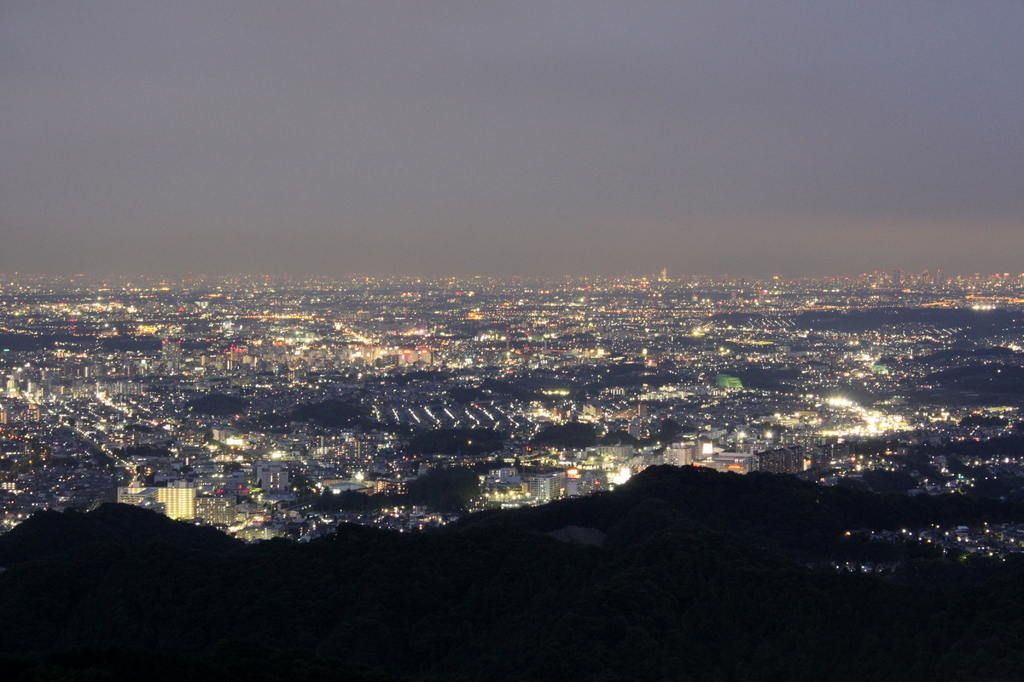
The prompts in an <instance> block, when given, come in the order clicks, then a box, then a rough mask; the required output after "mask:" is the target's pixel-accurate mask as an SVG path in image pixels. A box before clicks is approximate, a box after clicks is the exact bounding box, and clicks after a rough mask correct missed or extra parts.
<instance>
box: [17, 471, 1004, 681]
mask: <svg viewBox="0 0 1024 682" xmlns="http://www.w3.org/2000/svg"><path fill="white" fill-rule="evenodd" d="M147 513H148V512H145V511H143V510H138V509H132V508H125V507H121V506H117V505H111V506H109V507H104V508H101V509H100V510H97V511H96V512H93V513H90V514H77V513H60V514H57V513H48V514H43V515H37V516H36V517H33V518H32V519H30V520H29V521H26V522H25V523H23V524H22V525H21V526H18V527H17V528H15V529H14V530H13V531H12V532H11V533H9V534H7V535H6V536H3V537H0V565H3V566H5V567H6V569H7V570H6V571H5V572H3V573H2V574H0V618H2V619H3V622H4V623H7V624H9V627H8V628H7V629H6V630H5V637H4V638H2V639H0V656H5V657H6V659H5V660H3V661H0V674H4V673H5V672H6V673H7V675H6V677H7V678H14V677H15V676H16V675H21V676H22V677H21V679H24V680H30V679H31V680H42V679H127V676H128V675H138V674H139V673H140V671H145V675H146V677H147V678H151V679H156V680H162V679H169V678H170V677H171V675H174V676H175V678H176V679H180V678H181V677H182V676H183V675H186V676H189V677H193V678H199V677H202V678H208V677H209V678H216V679H222V680H242V679H245V680H270V679H275V680H276V679H296V680H298V679H352V680H371V679H374V680H384V679H404V680H484V679H503V680H504V679H507V680H555V679H559V680H562V679H565V680H598V679H602V680H637V681H641V680H643V681H646V680H651V681H653V680H796V681H801V680H807V681H810V680H815V681H817V680H855V679H856V680H922V681H923V680H956V679H986V680H995V679H1007V680H1009V679H1017V675H1018V673H1019V666H1020V661H1021V658H1022V656H1024V645H1022V644H1021V642H1024V620H1022V619H1021V617H1020V614H1021V613H1022V612H1024V611H1022V607H1024V579H1022V577H1021V576H1020V575H1019V574H1016V573H1012V572H1003V574H1002V575H1000V576H997V577H996V578H994V579H993V580H990V581H989V582H986V583H981V584H975V585H973V586H969V587H959V588H938V587H933V586H926V585H906V584H899V583H898V582H896V581H892V580H888V581H887V580H882V579H880V578H877V577H874V576H867V575H849V574H836V573H834V572H832V573H829V572H823V571H813V570H808V569H806V568H803V567H801V566H800V565H799V564H798V563H796V562H794V561H792V560H791V559H790V558H788V557H787V555H796V554H799V555H803V556H811V555H815V556H824V555H828V554H829V553H831V552H834V551H837V548H838V549H841V547H840V546H841V544H842V541H841V540H840V539H838V538H837V537H835V536H834V534H836V533H838V534H839V536H842V532H841V531H842V530H844V529H845V528H850V527H854V528H859V527H865V528H872V527H887V526H890V524H893V523H899V522H907V523H910V522H912V521H924V522H926V523H927V522H931V523H965V524H971V523H976V522H980V521H984V520H992V521H1002V520H1017V519H1020V518H1022V513H1024V508H1021V507H1020V506H1016V505H1008V504H1000V503H998V502H990V501H979V500H971V499H968V498H965V497H962V496H961V497H956V498H954V497H949V498H929V499H921V498H917V499H908V498H899V497H896V496H891V497H890V496H878V495H872V494H869V493H859V492H857V491H849V490H841V489H822V488H817V487H815V486H812V485H809V484H804V483H801V482H799V481H796V480H795V479H792V478H788V477H783V476H769V475H759V476H755V475H750V476H746V477H740V476H735V475H723V474H716V473H714V472H710V471H705V470H696V469H689V468H687V469H675V468H670V467H658V468H655V469H651V470H648V471H646V472H644V473H643V474H641V475H639V476H636V477H634V479H633V480H631V481H630V482H629V483H628V484H626V485H624V486H621V487H620V488H619V489H617V490H616V491H613V492H611V493H606V494H602V495H597V496H594V497H590V498H583V499H578V500H567V501H564V502H561V503H554V504H551V505H546V506H544V507H539V508H535V509H528V510H522V511H519V512H514V513H492V514H485V515H480V516H472V517H467V519H465V520H464V522H463V523H461V524H458V525H457V526H455V527H447V528H445V529H444V530H442V531H440V532H434V533H425V534H398V533H388V532H383V531H376V530H372V529H368V528H363V527H359V526H343V527H342V528H341V529H340V530H339V531H338V532H337V533H336V534H334V535H331V536H328V537H325V538H322V539H317V540H314V541H312V542H310V543H307V544H304V545H303V544H293V543H289V542H286V541H270V542H265V543H260V544H257V545H250V546H242V545H240V544H238V543H235V542H233V541H231V540H229V539H227V538H224V539H223V541H222V542H220V541H218V542H216V543H208V540H207V538H206V535H203V536H202V539H199V534H201V533H205V531H204V530H203V529H199V528H195V527H193V526H189V525H187V524H180V523H173V522H170V521H168V520H166V519H159V521H154V520H153V519H158V518H159V517H156V516H155V515H152V514H151V515H150V517H151V518H150V521H152V523H149V522H147V521H146V520H145V519H142V518H141V517H138V515H139V514H147ZM139 522H141V523H142V524H143V525H144V527H145V532H144V533H126V532H122V531H123V529H125V528H128V527H129V526H131V525H132V524H135V523H139ZM147 523H148V525H145V524H147ZM570 525H575V526H583V527H585V528H591V529H596V530H598V531H600V532H601V533H604V534H605V535H606V537H605V540H604V542H603V544H602V545H601V546H591V545H579V544H573V543H567V542H560V541H558V540H556V539H554V538H553V537H551V536H549V535H547V534H546V532H548V531H555V530H559V529H564V527H565V526H570ZM193 534H195V535H194V537H195V540H193V539H192V538H193ZM52 538H64V540H63V541H61V542H58V543H54V542H53V541H52ZM33 548H35V549H33ZM40 548H49V549H40ZM920 561H922V562H924V563H925V564H928V563H930V564H935V565H938V564H942V563H943V562H944V561H945V560H944V559H942V558H940V557H929V556H922V557H921V559H920ZM140 662H145V663H148V664H151V665H141V666H140V665H139V663H140Z"/></svg>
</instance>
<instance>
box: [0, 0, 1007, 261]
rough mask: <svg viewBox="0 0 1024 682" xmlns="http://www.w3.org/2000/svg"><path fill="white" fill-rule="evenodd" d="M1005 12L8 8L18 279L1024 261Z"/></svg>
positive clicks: (1, 143) (5, 32) (902, 6)
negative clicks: (76, 275) (33, 276)
mask: <svg viewBox="0 0 1024 682" xmlns="http://www.w3.org/2000/svg"><path fill="white" fill-rule="evenodd" d="M1022 34H1024V5H1022V4H1020V3H1015V2H990V3H984V4H977V3H975V4H966V3H910V2H896V3H886V4H883V5H878V4H868V3H857V2H854V3H844V4H842V5H836V4H830V5H822V6H813V5H806V4H798V3H793V2H758V3H749V2H726V3H698V4H687V5H686V6H685V7H684V6H680V5H678V4H676V3H649V4H644V5H641V6H629V7H626V6H623V5H621V4H619V3H608V2H597V3H586V4H574V3H566V2H519V3H506V4H502V5H500V6H478V5H477V4H475V3H461V2H457V3H423V4H417V5H416V6H414V7H413V6H409V5H407V4H402V3H391V2H377V3H354V2H339V3H332V4H329V5H302V6H295V5H288V6H285V5H280V4H274V3H262V2H246V3H241V2H225V3H217V4H215V5H209V4H206V3H187V2H186V3H174V4H173V5H163V6H149V5H138V4H135V3H127V2H104V3H90V4H88V5H83V4H75V3H45V4H40V3H24V4H18V3H6V4H4V5H3V6H2V7H0V36H2V38H0V45H2V48H0V79H2V83H3V92H4V96H3V97H2V98H0V149H3V150H4V151H3V154H2V155H0V273H13V272H22V273H47V274H72V273H86V274H89V275H96V276H106V275H133V276H138V275H152V276H158V277H164V276H166V277H180V276H184V275H186V274H187V273H189V272H193V273H206V274H211V275H218V274H228V273H249V274H268V275H277V274H285V273H287V274H289V275H293V276H312V275H320V276H329V277H344V276H346V275H349V274H351V273H359V274H363V275H368V276H387V275H404V276H421V277H438V276H473V275H494V276H513V275H520V276H557V275H563V274H565V275H574V276H587V275H589V276H597V275H606V276H627V275H632V276H648V277H650V276H657V274H658V273H659V272H660V271H661V269H662V268H666V269H667V271H668V273H669V275H670V276H672V277H677V276H680V275H683V274H685V275H704V276H721V275H725V274H729V275H734V276H740V275H743V276H750V277H770V276H773V275H778V276H781V277H787V278H792V277H820V276H857V275H858V274H860V273H870V272H873V271H876V270H881V271H891V270H893V269H895V268H899V269H902V270H904V271H907V272H921V271H923V270H926V269H927V270H931V271H935V270H943V271H945V272H947V273H948V274H949V275H950V276H955V275H956V274H963V275H973V273H976V272H977V273H982V274H992V273H1004V272H1008V273H1010V274H1011V275H1014V276H1016V275H1017V274H1019V273H1020V272H1021V270H1022V266H1021V265H1020V258H1019V254H1020V253H1021V250H1022V248H1024V192H1021V191H1020V179H1021V178H1022V177H1024V124H1022V122H1021V117H1020V112H1021V111H1024V69H1022V68H1021V66H1022V65H1024V43H1022V41H1021V40H1020V36H1021V35H1022Z"/></svg>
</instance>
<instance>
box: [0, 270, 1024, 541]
mask: <svg viewBox="0 0 1024 682" xmlns="http://www.w3.org/2000/svg"><path fill="white" fill-rule="evenodd" d="M1022 346H1024V275H1019V276H1018V275H1011V274H997V275H981V274H976V275H970V276H946V275H944V274H943V273H941V272H934V273H928V272H925V273H921V274H909V273H903V272H900V271H892V272H878V273H872V274H869V275H863V276H860V277H855V278H832V279H819V280H785V279H780V278H768V279H766V280H756V279H744V278H729V279H725V278H722V279H714V278H703V277H702V278H687V277H675V276H674V277H669V276H668V274H667V273H666V272H665V271H663V272H662V273H661V274H660V276H653V277H650V278H620V279H602V278H593V279H586V278H563V279H557V280H540V279H518V278H508V279H494V278H489V277H474V278H468V279H442V280H426V279H408V278H407V279H374V278H365V277H359V278H348V279H345V280H340V281H332V280H327V279H308V280H299V279H288V278H263V277H241V278H209V277H194V278H185V279H180V280H174V281H159V280H153V279H142V278H139V279H130V278H123V279H117V280H100V279H91V278H88V277H84V276H74V277H35V276H25V275H17V274H6V275H4V276H3V278H2V282H0V376H2V381H3V382H4V383H3V386H2V388H3V392H2V398H0V513H2V527H0V532H4V531H7V530H9V529H10V528H12V527H13V526H15V525H17V524H18V523H19V522H20V521H22V520H24V519H25V518H27V517H28V516H30V515H31V514H33V513H34V512H36V511H38V510H40V509H58V510H60V509H65V508H69V507H70V508H75V509H80V510H87V509H90V508H92V507H95V506H97V505H99V504H102V503H104V502H114V501H117V502H121V503H128V504H135V505H141V506H145V507H149V508H152V509H154V510H156V511H158V512H161V513H164V514H166V515H167V516H170V517H172V518H175V519H180V520H186V521H191V522H194V523H198V524H205V525H211V526H215V527H217V528H220V529H222V530H223V531H224V532H226V533H230V534H232V535H235V536H237V537H239V538H242V539H245V540H250V541H255V540H263V539H269V538H273V537H291V538H294V539H296V540H298V541H308V540H309V539H310V538H313V537H316V536H318V535H322V534H325V533H329V532H331V531H332V530H333V529H334V528H336V527H337V525H338V524H339V523H360V524H366V525H373V526H378V527H385V528H393V529H397V530H402V531H411V530H419V529H424V528H428V527H435V526H438V525H442V524H445V523H447V522H449V521H451V520H452V519H453V518H456V517H457V516H458V515H459V514H465V513H469V512H472V511H477V510H482V509H489V508H512V507H520V506H525V505H536V504H543V503H546V502H549V501H551V500H555V499H559V498H564V497H572V496H579V495H588V494H592V493H595V492H599V491H603V490H609V489H612V488H614V487H615V486H617V485H621V484H622V483H624V482H625V481H626V480H628V479H629V478H630V477H631V476H632V475H634V474H636V473H637V472H639V471H641V470H643V469H644V468H646V467H650V466H655V465H666V464H667V465H674V466H701V467H710V468H713V469H716V470H718V471H722V472H734V473H735V474H746V473H749V472H754V471H766V472H772V473H789V474H795V475H798V476H800V477H802V478H805V479H808V480H812V481H817V482H819V483H820V484H821V485H843V486H850V487H855V488H862V489H868V490H875V491H878V492H898V493H902V494H907V495H938V494H965V495H982V494H984V495H989V496H994V497H1002V498H1004V499H1006V498H1009V499H1024V498H1022V485H1021V480H1022V479H1021V478H1020V476H1021V474H1022V473H1024V467H1022V465H1021V461H1020V458H1019V457H1018V456H1016V455H1015V454H1013V453H1012V452H1011V451H1000V448H999V446H998V444H999V443H1000V442H1002V441H1001V439H1003V440H1005V439H1006V438H1008V437H1009V436H1010V435H1011V434H1013V433H1014V431H1013V429H1014V427H1015V425H1017V423H1018V421H1019V420H1020V419H1021V415H1020V413H1019V411H1020V407H1021V405H1022V403H1024V369H1022V367H1024V352H1022ZM850 532H851V533H859V532H862V531H860V530H858V529H850ZM870 535H871V537H872V539H877V540H879V541H887V540H893V539H894V538H901V539H906V538H908V537H910V538H915V539H917V540H919V541H921V542H934V543H940V544H941V545H942V546H943V547H948V548H950V549H954V548H955V549H957V550H958V551H965V552H975V553H978V552H983V553H986V554H990V555H1003V554H1006V553H1009V552H1017V551H1021V546H1020V542H1021V539H1022V538H1024V528H1017V527H1013V526H1005V527H1003V526H1001V527H998V528H966V527H958V528H935V527H932V528H914V529H891V532H888V533H877V532H875V533H870Z"/></svg>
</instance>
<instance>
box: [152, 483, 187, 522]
mask: <svg viewBox="0 0 1024 682" xmlns="http://www.w3.org/2000/svg"><path fill="white" fill-rule="evenodd" d="M156 501H157V502H159V503H161V504H163V505H164V513H165V514H167V516H169V517H171V518H172V519H181V520H186V521H187V520H191V519H194V518H195V517H196V489H195V487H194V486H193V485H192V484H191V483H188V482H186V481H173V482H171V483H170V484H169V485H168V486H167V487H166V488H157V489H156Z"/></svg>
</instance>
